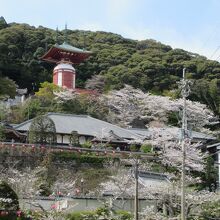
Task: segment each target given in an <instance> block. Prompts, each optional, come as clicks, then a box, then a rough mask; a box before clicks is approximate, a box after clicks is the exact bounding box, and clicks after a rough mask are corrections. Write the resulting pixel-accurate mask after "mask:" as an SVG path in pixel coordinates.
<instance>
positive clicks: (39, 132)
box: [28, 116, 56, 144]
mask: <svg viewBox="0 0 220 220" xmlns="http://www.w3.org/2000/svg"><path fill="white" fill-rule="evenodd" d="M28 141H29V143H39V144H54V143H56V127H55V124H54V122H53V120H52V119H50V118H49V117H48V116H38V117H36V118H34V119H33V121H32V123H31V125H30V128H29V133H28Z"/></svg>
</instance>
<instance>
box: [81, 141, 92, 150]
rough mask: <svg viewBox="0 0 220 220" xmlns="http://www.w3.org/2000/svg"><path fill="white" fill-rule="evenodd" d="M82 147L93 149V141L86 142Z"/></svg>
mask: <svg viewBox="0 0 220 220" xmlns="http://www.w3.org/2000/svg"><path fill="white" fill-rule="evenodd" d="M81 146H82V147H83V148H91V147H92V143H91V141H86V142H84V143H83V144H82V145H81Z"/></svg>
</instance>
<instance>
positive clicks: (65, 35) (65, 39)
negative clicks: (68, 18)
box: [64, 23, 67, 43]
mask: <svg viewBox="0 0 220 220" xmlns="http://www.w3.org/2000/svg"><path fill="white" fill-rule="evenodd" d="M64 43H67V23H66V24H65V32H64Z"/></svg>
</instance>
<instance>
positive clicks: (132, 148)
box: [130, 144, 138, 152]
mask: <svg viewBox="0 0 220 220" xmlns="http://www.w3.org/2000/svg"><path fill="white" fill-rule="evenodd" d="M137 150H138V148H137V146H136V145H133V144H132V145H131V146H130V151H132V152H135V151H137Z"/></svg>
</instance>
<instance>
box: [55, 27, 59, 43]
mask: <svg viewBox="0 0 220 220" xmlns="http://www.w3.org/2000/svg"><path fill="white" fill-rule="evenodd" d="M58 32H59V30H58V26H57V28H56V39H55V41H56V44H58Z"/></svg>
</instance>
